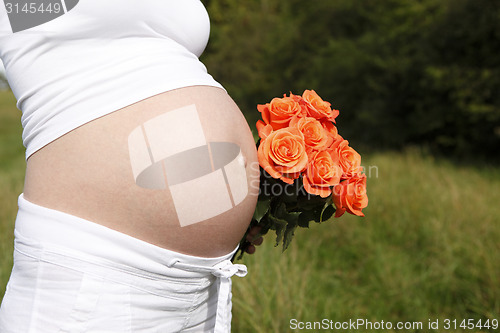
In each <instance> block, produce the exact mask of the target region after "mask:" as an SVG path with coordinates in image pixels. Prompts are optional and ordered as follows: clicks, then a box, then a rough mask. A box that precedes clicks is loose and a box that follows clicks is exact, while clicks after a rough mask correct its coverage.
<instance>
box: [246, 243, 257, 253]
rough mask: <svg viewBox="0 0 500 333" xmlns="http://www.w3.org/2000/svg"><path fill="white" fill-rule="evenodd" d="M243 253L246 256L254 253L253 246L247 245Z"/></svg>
mask: <svg viewBox="0 0 500 333" xmlns="http://www.w3.org/2000/svg"><path fill="white" fill-rule="evenodd" d="M245 252H246V253H248V254H254V253H255V246H253V245H252V244H250V245H248V246H247V248H246V249H245Z"/></svg>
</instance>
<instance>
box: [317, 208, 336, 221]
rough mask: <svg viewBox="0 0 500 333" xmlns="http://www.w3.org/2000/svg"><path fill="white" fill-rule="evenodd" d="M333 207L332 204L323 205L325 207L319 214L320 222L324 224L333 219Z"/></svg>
mask: <svg viewBox="0 0 500 333" xmlns="http://www.w3.org/2000/svg"><path fill="white" fill-rule="evenodd" d="M335 211H336V209H335V206H334V205H332V204H325V207H323V210H322V212H321V217H320V221H321V222H326V221H328V220H330V219H331V218H332V217H333V214H335Z"/></svg>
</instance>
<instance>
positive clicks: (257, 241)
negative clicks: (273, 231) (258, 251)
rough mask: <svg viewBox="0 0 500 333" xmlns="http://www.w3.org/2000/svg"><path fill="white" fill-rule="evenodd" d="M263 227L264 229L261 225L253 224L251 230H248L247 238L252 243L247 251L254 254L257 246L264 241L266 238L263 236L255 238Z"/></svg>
mask: <svg viewBox="0 0 500 333" xmlns="http://www.w3.org/2000/svg"><path fill="white" fill-rule="evenodd" d="M261 229H262V227H259V226H253V227H251V228H250V231H249V232H248V234H247V238H246V240H247V242H249V243H250V244H249V245H248V246H247V247H246V249H245V252H246V253H248V254H254V253H255V246H259V245H260V244H262V242H263V241H264V238H262V236H261V237H258V238H255V237H256V236H257V235H258V234H259V232H260V230H261Z"/></svg>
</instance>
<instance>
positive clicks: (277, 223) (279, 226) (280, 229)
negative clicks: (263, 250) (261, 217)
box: [268, 214, 286, 246]
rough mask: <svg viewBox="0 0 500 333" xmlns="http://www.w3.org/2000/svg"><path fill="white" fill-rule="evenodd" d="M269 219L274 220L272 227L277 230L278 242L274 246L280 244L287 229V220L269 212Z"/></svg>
mask: <svg viewBox="0 0 500 333" xmlns="http://www.w3.org/2000/svg"><path fill="white" fill-rule="evenodd" d="M268 216H269V220H270V221H271V222H272V227H271V229H274V230H276V244H275V245H274V246H278V245H279V243H280V242H281V241H282V239H283V236H284V233H285V229H286V221H285V220H283V219H280V218H277V217H276V216H273V215H272V214H269V215H268Z"/></svg>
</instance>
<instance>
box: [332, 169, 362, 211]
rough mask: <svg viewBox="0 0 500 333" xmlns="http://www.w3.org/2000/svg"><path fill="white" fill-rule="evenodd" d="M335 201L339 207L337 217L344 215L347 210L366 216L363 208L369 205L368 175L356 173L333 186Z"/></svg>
mask: <svg viewBox="0 0 500 333" xmlns="http://www.w3.org/2000/svg"><path fill="white" fill-rule="evenodd" d="M333 203H334V204H335V207H336V208H337V211H336V212H335V217H339V216H342V215H343V214H344V213H345V212H346V211H347V212H348V213H350V214H353V215H357V216H365V214H363V212H362V210H363V208H365V207H366V206H368V196H367V195H366V175H364V174H358V175H355V176H354V177H352V178H349V179H347V180H344V181H343V182H341V183H340V184H339V185H337V186H335V187H334V188H333Z"/></svg>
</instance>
